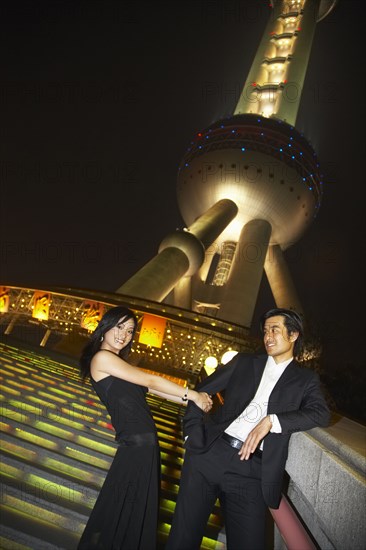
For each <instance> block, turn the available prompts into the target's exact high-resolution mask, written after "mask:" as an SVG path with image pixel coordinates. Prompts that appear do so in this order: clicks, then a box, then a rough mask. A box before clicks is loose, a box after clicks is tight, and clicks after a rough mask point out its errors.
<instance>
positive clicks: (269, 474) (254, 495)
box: [166, 309, 330, 550]
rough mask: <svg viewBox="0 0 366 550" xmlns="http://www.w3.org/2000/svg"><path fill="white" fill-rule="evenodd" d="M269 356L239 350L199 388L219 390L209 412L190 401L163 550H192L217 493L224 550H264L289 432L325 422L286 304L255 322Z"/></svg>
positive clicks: (296, 319)
mask: <svg viewBox="0 0 366 550" xmlns="http://www.w3.org/2000/svg"><path fill="white" fill-rule="evenodd" d="M261 329H262V332H263V342H264V346H265V349H266V352H267V355H253V354H245V353H238V354H237V355H236V356H235V357H234V358H233V359H232V360H231V361H230V362H229V363H227V365H225V366H222V367H220V368H218V369H217V370H216V371H215V373H214V374H212V375H211V376H209V377H208V378H206V379H205V380H204V381H203V382H201V383H200V384H199V385H198V387H197V389H199V391H206V392H208V393H210V394H213V393H217V392H221V391H223V392H224V404H223V406H220V407H219V408H218V409H217V410H216V411H214V412H212V413H211V414H210V415H208V414H207V415H204V414H203V413H201V411H200V409H198V407H195V406H194V405H191V404H189V405H188V408H187V411H186V414H185V417H184V421H183V428H184V430H183V431H184V436H185V439H186V441H185V448H186V454H185V458H184V464H183V469H182V475H181V480H180V488H179V493H178V499H177V505H176V509H175V514H174V516H173V523H172V527H171V531H170V535H169V539H168V542H167V545H166V550H196V549H199V548H200V544H201V540H202V536H203V533H204V530H205V527H206V523H207V521H208V517H209V515H210V513H211V511H212V508H213V506H214V504H215V501H216V499H217V498H219V500H220V506H221V509H222V513H223V517H224V522H225V529H226V540H227V548H228V550H263V549H264V547H265V517H266V510H267V506H269V507H270V508H278V507H279V503H280V500H281V489H282V481H283V474H284V470H285V464H286V459H287V453H288V445H289V440H290V436H291V434H292V433H293V432H298V431H303V430H309V429H310V428H314V427H315V426H327V425H328V423H329V419H330V412H329V409H328V407H327V405H326V402H325V399H324V396H323V394H322V391H321V388H320V382H319V378H318V376H317V374H316V373H315V372H314V371H312V370H310V369H306V368H302V367H300V366H299V365H298V364H297V363H296V361H295V360H294V356H295V355H296V354H298V352H299V349H300V346H301V341H302V336H303V324H302V320H301V317H300V316H299V315H298V314H297V313H296V312H294V311H291V310H287V309H272V310H270V311H268V312H267V313H265V314H264V315H263V317H262V320H261Z"/></svg>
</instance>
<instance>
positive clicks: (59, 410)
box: [0, 343, 225, 550]
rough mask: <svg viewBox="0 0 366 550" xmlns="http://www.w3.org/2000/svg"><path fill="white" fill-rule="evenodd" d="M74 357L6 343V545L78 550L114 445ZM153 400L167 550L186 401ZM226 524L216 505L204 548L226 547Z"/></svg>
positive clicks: (2, 541)
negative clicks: (58, 356)
mask: <svg viewBox="0 0 366 550" xmlns="http://www.w3.org/2000/svg"><path fill="white" fill-rule="evenodd" d="M68 363H70V362H68V361H65V359H64V358H63V359H62V361H61V362H60V360H59V359H56V358H54V357H52V358H51V357H49V356H48V355H46V354H45V355H42V354H41V353H40V352H35V351H32V350H31V351H28V350H27V351H25V350H22V349H19V348H18V347H14V346H13V345H7V344H4V343H2V344H1V343H0V374H1V392H0V399H1V409H2V418H1V432H2V433H1V482H2V492H1V518H0V519H1V530H0V548H1V549H5V550H6V549H9V550H18V549H19V550H25V549H32V550H43V549H44V550H48V549H49V550H55V549H65V550H74V549H75V548H76V546H77V543H78V540H79V538H80V535H81V533H82V531H83V528H84V525H85V523H86V521H87V518H88V516H89V514H90V511H91V509H92V507H93V505H94V502H95V499H96V497H97V495H98V493H99V490H100V487H101V485H102V483H103V480H104V478H105V475H106V472H107V470H108V469H109V466H110V464H111V461H112V459H113V456H114V453H115V451H116V448H117V446H116V443H115V441H114V431H113V430H112V428H111V425H110V423H109V417H108V416H107V415H106V412H105V409H104V406H103V405H101V403H100V402H99V400H98V398H97V397H96V395H95V393H94V391H93V389H92V387H91V386H90V384H86V385H84V384H82V383H81V381H80V379H79V376H78V371H77V369H76V368H75V366H72V365H71V364H68ZM148 402H149V405H150V408H151V411H152V414H153V416H154V420H155V422H156V425H157V428H158V434H159V443H160V447H161V459H162V499H161V506H160V518H159V529H158V539H159V549H160V548H161V549H163V548H164V543H165V541H166V538H167V535H168V533H169V529H170V524H171V519H172V514H173V512H174V507H175V500H176V495H177V492H178V486H179V478H180V469H181V466H182V462H183V448H182V439H181V417H182V414H183V412H184V407H182V406H179V405H177V404H175V403H172V402H170V401H167V400H164V399H160V398H158V397H155V396H150V395H149V396H148ZM221 527H222V523H221V519H220V512H219V508H215V510H214V513H213V514H211V516H210V520H209V524H208V528H207V533H206V535H207V537H205V538H204V540H203V543H202V546H201V548H202V549H217V550H224V549H225V544H224V543H223V542H218V539H219V538H220V535H219V534H220V530H221Z"/></svg>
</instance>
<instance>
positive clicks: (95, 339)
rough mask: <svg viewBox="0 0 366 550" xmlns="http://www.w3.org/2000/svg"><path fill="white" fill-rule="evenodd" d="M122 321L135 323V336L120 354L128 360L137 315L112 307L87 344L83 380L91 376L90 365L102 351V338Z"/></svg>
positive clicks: (81, 362) (84, 350)
mask: <svg viewBox="0 0 366 550" xmlns="http://www.w3.org/2000/svg"><path fill="white" fill-rule="evenodd" d="M120 319H123V321H128V320H129V319H132V320H133V322H134V323H135V326H134V330H133V335H132V338H131V340H130V342H129V343H128V344H127V346H126V347H124V348H123V349H121V351H120V352H119V354H118V355H119V356H120V357H121V358H122V359H127V357H128V354H129V353H130V351H131V346H132V340H133V337H134V336H135V332H136V328H137V318H136V315H135V314H134V313H133V311H131V310H130V309H127V308H126V307H123V306H117V307H112V308H111V309H109V310H108V311H107V312H106V313H105V314H104V315H103V317H102V319H101V320H100V321H99V323H98V326H97V328H96V329H95V331H94V332H93V334H92V335H91V338H90V341H89V342H88V343H87V345H86V346H85V347H84V349H83V351H82V353H81V356H80V360H79V365H80V375H81V378H82V379H83V380H85V378H87V376H90V363H91V360H92V359H93V357H94V355H95V354H96V352H97V351H98V350H99V349H100V345H101V343H102V337H103V336H104V335H105V333H106V332H108V331H109V330H110V329H111V328H113V327H115V326H116V325H118V322H119V320H120Z"/></svg>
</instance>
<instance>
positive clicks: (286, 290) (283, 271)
mask: <svg viewBox="0 0 366 550" xmlns="http://www.w3.org/2000/svg"><path fill="white" fill-rule="evenodd" d="M264 269H265V272H266V275H267V279H268V282H269V286H270V287H271V291H272V294H273V297H274V299H275V302H276V306H277V307H283V308H286V309H294V310H296V311H297V312H298V313H300V314H303V308H302V306H301V303H300V300H299V297H298V295H297V292H296V289H295V285H294V283H293V280H292V277H291V274H290V271H289V268H288V265H287V263H286V260H285V258H284V255H283V253H282V250H281V247H280V245H278V244H276V245H273V246H270V247H269V249H268V253H267V257H266V261H265V263H264Z"/></svg>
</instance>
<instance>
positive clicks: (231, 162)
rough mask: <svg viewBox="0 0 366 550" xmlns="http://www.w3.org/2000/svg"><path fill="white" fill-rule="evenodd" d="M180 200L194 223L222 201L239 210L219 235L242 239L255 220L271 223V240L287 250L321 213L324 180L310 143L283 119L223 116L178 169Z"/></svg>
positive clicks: (200, 136)
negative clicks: (228, 202)
mask: <svg viewBox="0 0 366 550" xmlns="http://www.w3.org/2000/svg"><path fill="white" fill-rule="evenodd" d="M177 196H178V204H179V208H180V211H181V214H182V217H183V219H184V221H185V222H186V224H187V225H188V226H189V225H190V224H192V223H193V222H194V221H195V219H196V218H197V217H198V216H200V215H202V214H203V213H204V212H205V211H207V210H208V209H209V208H210V207H211V206H212V205H213V204H215V203H216V202H217V201H219V200H221V199H231V200H232V201H234V202H235V203H236V205H237V207H238V214H237V216H236V217H235V219H234V220H233V221H232V222H231V223H230V224H229V226H228V227H227V228H226V229H225V231H224V232H223V233H222V234H221V236H220V241H221V242H223V241H228V240H233V241H237V239H238V236H239V234H240V231H241V229H242V227H243V226H244V225H245V224H246V223H248V222H249V221H251V220H253V219H262V220H266V221H268V222H269V223H270V224H271V227H272V235H271V241H270V242H271V244H279V245H280V246H281V248H282V249H286V248H287V247H289V246H290V245H291V244H293V243H294V242H296V241H297V240H298V239H299V238H300V237H301V235H302V234H303V232H304V231H305V229H306V228H307V227H308V225H309V224H310V222H311V221H312V219H313V218H314V217H315V216H316V214H317V211H318V209H319V206H320V202H321V196H322V182H321V176H320V172H319V164H318V161H317V157H316V154H315V152H314V150H313V148H312V147H311V145H310V144H309V143H308V141H307V140H306V139H305V138H304V137H303V136H302V135H301V134H300V133H299V132H298V131H297V130H296V129H295V128H294V127H292V126H290V125H288V124H286V123H285V122H282V121H281V120H276V119H269V118H264V117H261V116H258V115H253V114H244V115H235V116H232V117H229V118H226V119H223V120H219V121H217V122H215V123H214V124H212V125H211V126H209V127H208V128H206V129H205V130H202V131H201V132H199V133H198V134H197V135H196V136H195V137H194V139H193V140H192V142H191V144H190V146H189V148H188V149H187V151H186V153H185V155H184V157H183V159H182V162H181V165H180V167H179V173H178V181H177Z"/></svg>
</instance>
